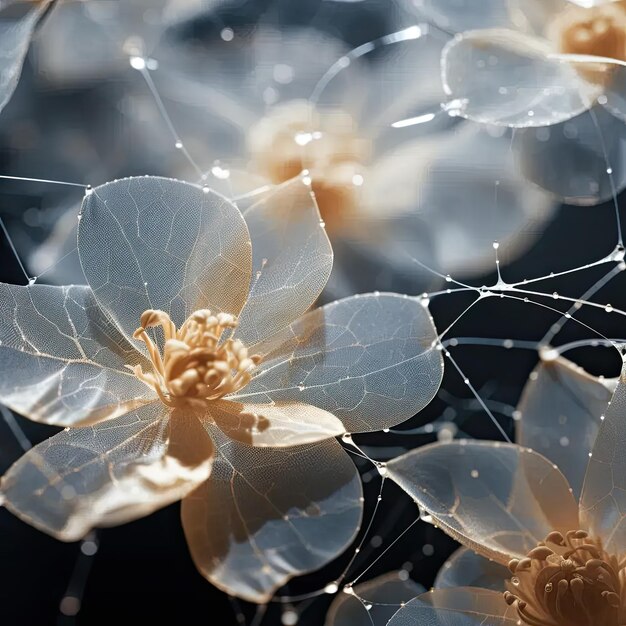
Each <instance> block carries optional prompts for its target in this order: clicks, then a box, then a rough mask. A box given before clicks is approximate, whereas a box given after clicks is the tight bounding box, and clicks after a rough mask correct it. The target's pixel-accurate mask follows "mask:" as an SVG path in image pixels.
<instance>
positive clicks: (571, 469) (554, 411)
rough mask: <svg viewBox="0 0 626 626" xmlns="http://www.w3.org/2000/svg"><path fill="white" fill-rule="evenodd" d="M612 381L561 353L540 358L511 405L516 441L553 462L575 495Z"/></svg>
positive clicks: (577, 493)
mask: <svg viewBox="0 0 626 626" xmlns="http://www.w3.org/2000/svg"><path fill="white" fill-rule="evenodd" d="M615 382H616V381H614V380H613V381H606V380H602V379H599V378H596V377H595V376H591V375H590V374H587V372H585V371H584V370H583V369H582V368H580V367H578V366H576V365H575V364H574V363H572V362H571V361H568V360H567V359H564V358H563V357H557V358H555V359H552V358H547V359H546V358H544V359H542V361H541V362H540V364H539V366H538V367H537V368H536V369H535V370H534V373H533V374H531V377H530V378H529V380H528V382H527V383H526V386H525V387H524V391H523V393H522V397H521V399H520V402H519V405H518V407H517V408H518V410H519V412H520V414H521V419H520V421H519V422H517V441H518V442H519V444H520V445H522V446H528V447H529V448H532V449H533V450H534V451H535V452H539V453H541V454H543V455H544V456H545V457H546V458H548V459H550V460H551V461H552V462H553V463H555V464H556V465H557V467H558V468H559V469H560V470H561V471H562V472H563V474H564V475H565V477H566V478H567V480H568V482H569V484H570V485H571V487H572V489H573V490H574V495H575V496H576V497H578V496H579V495H580V492H581V490H582V486H583V479H584V476H585V469H586V465H587V460H588V459H589V453H590V452H591V448H592V446H593V444H594V442H595V440H596V435H597V434H598V428H599V427H600V416H601V415H603V414H604V412H605V411H606V408H607V405H608V403H609V400H610V399H611V395H612V392H613V390H614V389H615Z"/></svg>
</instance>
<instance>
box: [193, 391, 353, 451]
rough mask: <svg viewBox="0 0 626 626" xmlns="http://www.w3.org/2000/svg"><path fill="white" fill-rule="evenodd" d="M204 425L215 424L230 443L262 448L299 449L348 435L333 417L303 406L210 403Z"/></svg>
mask: <svg viewBox="0 0 626 626" xmlns="http://www.w3.org/2000/svg"><path fill="white" fill-rule="evenodd" d="M201 421H202V422H203V423H204V422H205V421H208V423H211V422H215V424H217V426H218V427H219V428H220V430H221V431H222V432H224V433H225V434H226V435H228V437H230V438H231V439H235V440H237V441H239V442H241V443H245V444H247V445H250V446H255V447H260V448H264V447H274V448H287V447H289V446H299V445H304V444H307V443H314V442H316V441H323V440H324V439H329V438H331V437H337V436H338V435H341V434H343V433H344V432H345V428H344V426H343V424H342V423H341V421H340V420H338V419H337V418H336V417H335V416H334V415H332V414H331V413H329V412H328V411H324V410H323V409H318V408H317V407H315V406H311V405H309V404H304V403H301V402H282V403H276V404H241V403H240V402H228V401H225V400H221V401H218V402H213V403H211V405H210V406H209V408H208V412H207V414H206V416H205V417H203V418H202V419H201Z"/></svg>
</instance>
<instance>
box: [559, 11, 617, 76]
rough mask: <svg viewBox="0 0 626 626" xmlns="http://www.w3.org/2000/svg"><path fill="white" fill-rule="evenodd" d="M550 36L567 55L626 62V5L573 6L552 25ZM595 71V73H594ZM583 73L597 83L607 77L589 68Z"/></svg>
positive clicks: (560, 14) (596, 69) (583, 70)
mask: <svg viewBox="0 0 626 626" xmlns="http://www.w3.org/2000/svg"><path fill="white" fill-rule="evenodd" d="M548 37H549V38H550V39H552V41H554V42H555V43H556V45H557V47H558V48H559V50H560V51H561V52H563V53H565V54H584V55H592V56H600V57H608V58H612V59H617V60H620V61H626V2H624V1H622V2H613V3H608V4H605V5H602V6H597V7H592V8H588V9H586V8H583V7H579V6H576V5H574V4H572V5H571V6H569V7H567V9H565V10H564V11H561V13H559V14H558V15H557V16H556V18H555V19H554V20H553V21H552V23H551V24H550V25H549V26H548ZM594 69H595V72H594ZM580 73H581V74H582V75H583V76H584V77H585V78H587V79H589V80H592V81H593V82H601V77H602V76H603V75H605V74H603V73H602V70H599V69H598V68H593V67H589V68H588V69H587V68H584V69H582V70H580Z"/></svg>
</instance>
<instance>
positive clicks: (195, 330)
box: [127, 309, 261, 407]
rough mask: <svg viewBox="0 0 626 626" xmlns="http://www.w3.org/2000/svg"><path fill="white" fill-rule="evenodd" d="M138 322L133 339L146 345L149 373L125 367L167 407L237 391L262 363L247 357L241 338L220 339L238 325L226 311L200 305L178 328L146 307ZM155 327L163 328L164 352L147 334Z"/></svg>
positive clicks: (207, 400) (257, 357)
mask: <svg viewBox="0 0 626 626" xmlns="http://www.w3.org/2000/svg"><path fill="white" fill-rule="evenodd" d="M140 323H141V326H140V327H139V328H138V329H137V330H136V331H135V332H134V334H133V337H134V338H135V339H138V340H140V341H143V342H144V344H145V345H146V349H147V351H148V355H149V357H150V361H151V363H152V369H153V371H152V372H149V373H145V372H144V371H143V370H142V368H141V366H140V365H136V366H127V367H129V369H130V370H131V371H132V372H133V373H134V374H135V376H136V377H137V378H138V379H139V380H141V381H142V382H143V383H145V384H146V385H148V386H149V387H151V388H153V389H154V390H155V391H156V393H157V394H158V396H159V398H160V399H161V401H162V402H163V403H164V404H166V405H168V406H172V407H174V406H181V405H183V404H185V403H187V404H188V403H206V402H210V401H211V400H217V399H219V398H222V397H223V396H226V395H229V394H233V393H236V392H237V391H239V390H240V389H242V388H243V387H245V386H246V385H247V384H248V383H249V382H250V380H251V378H252V371H253V370H254V368H255V367H256V366H257V365H258V364H259V363H260V362H261V356H260V355H251V356H250V355H248V349H247V348H246V346H245V345H244V344H243V343H242V342H241V341H240V340H239V339H233V338H232V337H226V338H223V336H224V334H225V332H226V331H230V330H232V329H234V328H236V327H237V320H236V319H235V317H234V316H232V315H230V314H228V313H218V314H217V315H213V314H212V313H211V311H209V310H208V309H201V310H199V311H196V312H195V313H193V314H192V315H190V316H189V317H188V318H187V319H186V320H185V322H184V323H183V325H182V326H181V327H180V329H177V328H176V326H175V324H174V323H173V322H172V320H171V318H170V316H169V315H168V314H167V313H165V312H164V311H158V310H153V309H149V310H147V311H144V312H143V314H142V315H141V318H140ZM156 327H161V328H162V330H163V337H164V339H165V343H164V345H163V351H162V354H161V352H160V351H159V349H158V348H157V346H156V344H155V343H154V341H153V340H152V339H151V338H150V336H149V335H148V333H147V332H146V329H148V328H156Z"/></svg>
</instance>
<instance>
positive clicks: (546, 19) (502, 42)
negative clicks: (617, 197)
mask: <svg viewBox="0 0 626 626" xmlns="http://www.w3.org/2000/svg"><path fill="white" fill-rule="evenodd" d="M416 6H418V8H417V9H416V11H417V12H418V15H419V16H420V18H421V19H424V18H426V19H428V20H430V21H431V22H433V23H434V24H436V25H437V26H439V27H440V28H443V29H445V30H447V31H452V32H454V33H455V36H454V38H453V39H451V40H450V41H449V42H448V44H447V45H446V46H445V48H444V49H443V51H442V56H441V67H442V80H443V86H444V89H445V91H446V94H447V99H448V103H447V105H446V108H447V109H448V110H449V111H450V112H451V113H452V114H454V115H459V116H461V117H464V118H468V119H472V120H475V121H478V122H480V123H486V124H495V125H501V126H505V127H510V128H515V129H516V132H515V134H514V140H513V141H514V145H513V149H514V152H515V153H516V154H517V156H518V159H519V161H520V167H521V169H522V171H523V172H524V174H525V176H526V177H527V178H528V179H529V180H531V181H533V182H535V183H537V184H538V185H539V186H541V187H542V188H544V189H546V190H548V191H550V192H552V193H553V194H554V195H555V196H556V197H557V198H559V199H562V200H564V201H566V202H568V203H571V204H582V205H593V204H598V203H600V202H603V201H605V200H607V199H609V198H611V197H612V196H613V195H614V194H615V193H616V190H617V191H620V190H621V189H623V188H624V187H625V186H626V162H625V159H624V154H623V148H622V145H623V142H624V139H625V137H626V127H625V125H624V120H625V119H626V117H625V116H626V107H625V106H624V102H625V100H624V96H625V92H624V85H626V82H625V81H624V77H625V76H626V74H625V72H626V36H625V35H624V33H625V32H626V3H624V2H621V1H620V2H583V1H574V0H572V1H568V0H555V1H554V2H541V1H539V2H538V1H536V0H519V1H516V2H507V1H506V0H489V1H486V2H483V3H480V7H479V8H478V7H477V6H476V3H474V2H467V1H463V2H446V1H444V2H439V1H436V2H435V1H434V0H424V2H420V3H418V5H416Z"/></svg>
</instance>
